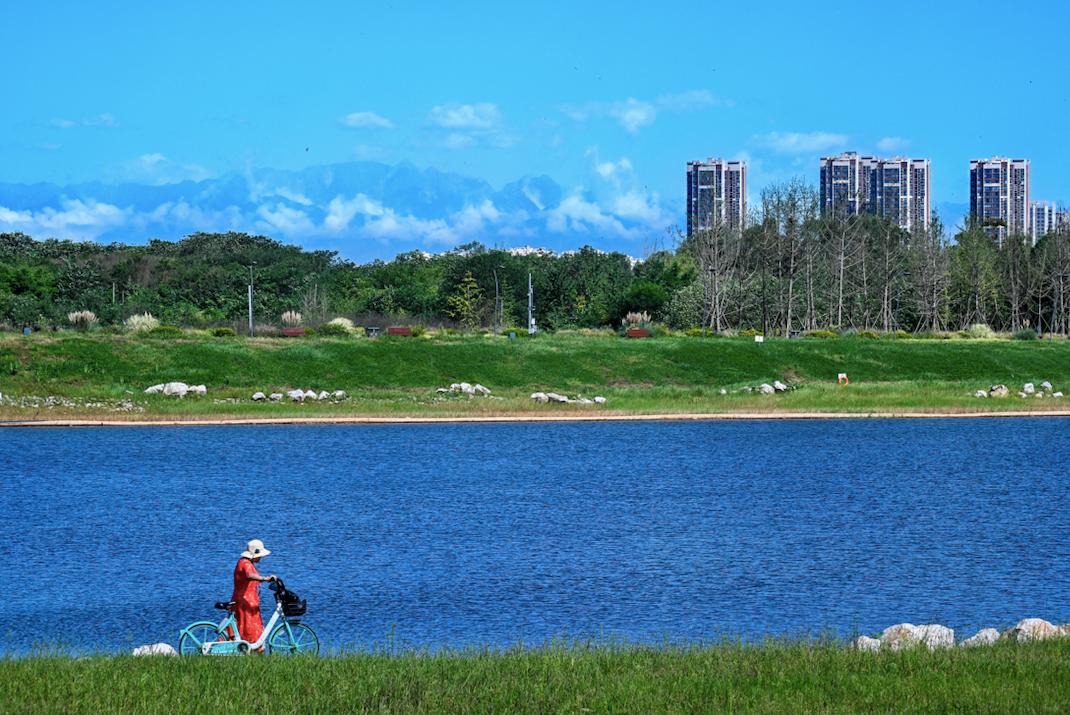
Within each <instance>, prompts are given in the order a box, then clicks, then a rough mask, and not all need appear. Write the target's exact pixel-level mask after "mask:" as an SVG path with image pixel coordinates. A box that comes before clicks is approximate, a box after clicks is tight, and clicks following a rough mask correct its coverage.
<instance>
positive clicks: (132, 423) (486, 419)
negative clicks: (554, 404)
mask: <svg viewBox="0 0 1070 715" xmlns="http://www.w3.org/2000/svg"><path fill="white" fill-rule="evenodd" d="M984 417H994V418H998V417H1070V410H1041V411H1036V410H1028V411H1026V410H1011V411H1006V410H1005V411H988V412H939V411H937V412H905V411H904V412H896V411H881V412H792V411H779V412H715V413H701V412H699V413H660V414H649V415H642V414H634V415H576V414H565V413H562V414H558V415H540V414H531V415H496V416H494V415H492V416H476V415H472V416H453V417H433V416H398V417H388V416H375V415H367V416H365V415H355V416H351V417H349V416H332V417H230V418H228V417H212V418H207V419H189V418H183V419H170V418H163V419H140V420H129V419H116V420H110V419H100V418H96V419H94V418H70V419H48V420H10V421H0V429H3V428H32V427H222V426H239V425H240V426H271V425H376V424H383V425H391V424H402V425H405V424H471V423H477V424H478V423H521V422H528V423H540V422H713V421H747V420H864V419H880V420H887V419H964V418H971V419H976V418H984Z"/></svg>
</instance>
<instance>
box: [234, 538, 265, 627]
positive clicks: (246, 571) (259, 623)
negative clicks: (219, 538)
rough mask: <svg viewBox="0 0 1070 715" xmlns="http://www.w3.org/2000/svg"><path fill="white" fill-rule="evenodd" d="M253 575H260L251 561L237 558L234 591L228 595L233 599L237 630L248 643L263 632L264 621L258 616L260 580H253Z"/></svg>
mask: <svg viewBox="0 0 1070 715" xmlns="http://www.w3.org/2000/svg"><path fill="white" fill-rule="evenodd" d="M253 576H257V577H259V576H260V574H259V573H258V572H257V570H256V566H255V565H254V564H253V562H252V561H250V560H249V559H246V558H241V559H239V560H238V565H237V566H235V567H234V593H233V595H231V597H230V600H231V601H234V618H235V619H236V620H237V621H238V632H239V633H240V634H241V638H242V640H246V641H249V642H250V643H255V642H256V640H257V639H258V638H259V637H260V634H262V633H263V632H264V621H263V620H262V619H261V618H260V582H259V581H254V580H253V579H252V577H253Z"/></svg>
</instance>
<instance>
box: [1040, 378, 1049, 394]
mask: <svg viewBox="0 0 1070 715" xmlns="http://www.w3.org/2000/svg"><path fill="white" fill-rule="evenodd" d="M1040 389H1041V390H1044V391H1046V392H1051V383H1050V382H1048V381H1047V380H1045V381H1044V382H1042V383H1040Z"/></svg>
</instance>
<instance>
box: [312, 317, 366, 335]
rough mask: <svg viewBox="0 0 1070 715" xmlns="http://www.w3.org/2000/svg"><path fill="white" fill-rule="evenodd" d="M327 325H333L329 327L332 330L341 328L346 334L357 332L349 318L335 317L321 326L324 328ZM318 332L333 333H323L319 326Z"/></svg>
mask: <svg viewBox="0 0 1070 715" xmlns="http://www.w3.org/2000/svg"><path fill="white" fill-rule="evenodd" d="M328 325H331V326H334V327H332V328H331V330H334V329H335V328H342V329H343V330H345V332H346V334H347V335H353V334H354V333H356V332H357V327H356V326H355V325H353V321H352V320H350V319H349V318H335V319H334V320H331V321H329V322H327V323H326V324H325V325H323V327H324V328H326V327H327V326H328ZM320 334H321V335H333V334H334V333H324V332H323V330H322V328H321V329H320Z"/></svg>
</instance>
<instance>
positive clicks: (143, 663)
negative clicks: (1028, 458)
mask: <svg viewBox="0 0 1070 715" xmlns="http://www.w3.org/2000/svg"><path fill="white" fill-rule="evenodd" d="M1068 662H1070V643H1068V642H1066V641H1063V640H1053V641H1047V642H1042V643H1034V644H1029V645H1024V646H1015V645H1011V644H1000V645H997V646H994V647H989V648H975V649H952V650H947V651H938V652H935V653H929V652H926V651H924V650H921V651H904V652H899V653H880V654H873V653H857V652H852V651H847V650H844V649H843V648H842V647H839V646H837V645H835V644H824V645H815V644H808V643H794V644H791V643H785V644H777V643H771V644H766V645H761V646H741V645H717V646H707V647H694V648H671V647H670V648H642V647H621V648H612V647H605V646H600V647H583V646H572V647H561V648H554V647H551V648H544V649H536V650H513V651H508V652H498V653H493V652H487V653H469V654H445V655H402V656H389V655H374V654H368V655H346V656H342V657H336V658H301V659H290V660H287V659H281V658H277V657H246V658H210V659H203V658H189V659H177V658H142V659H137V658H132V657H118V658H113V657H103V656H102V657H92V658H86V659H71V658H47V657H46V658H26V659H20V660H6V661H0V704H2V707H3V710H4V712H19V713H21V712H34V713H37V712H86V713H97V712H115V711H126V712H138V713H168V714H169V715H170V714H177V713H193V712H197V713H206V712H210V713H227V712H240V713H249V712H376V713H412V712H427V713H443V712H472V713H475V712H479V713H484V712H485V713H524V712H538V713H548V712H566V713H585V712H594V713H661V712H667V713H692V712H694V713H699V712H702V713H705V712H762V713H804V712H805V713H811V712H867V713H874V712H886V713H901V712H948V713H950V712H979V713H1012V712H1030V713H1039V712H1053V713H1055V712H1066V711H1067V709H1068V708H1070V678H1068V677H1067V663H1068Z"/></svg>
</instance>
